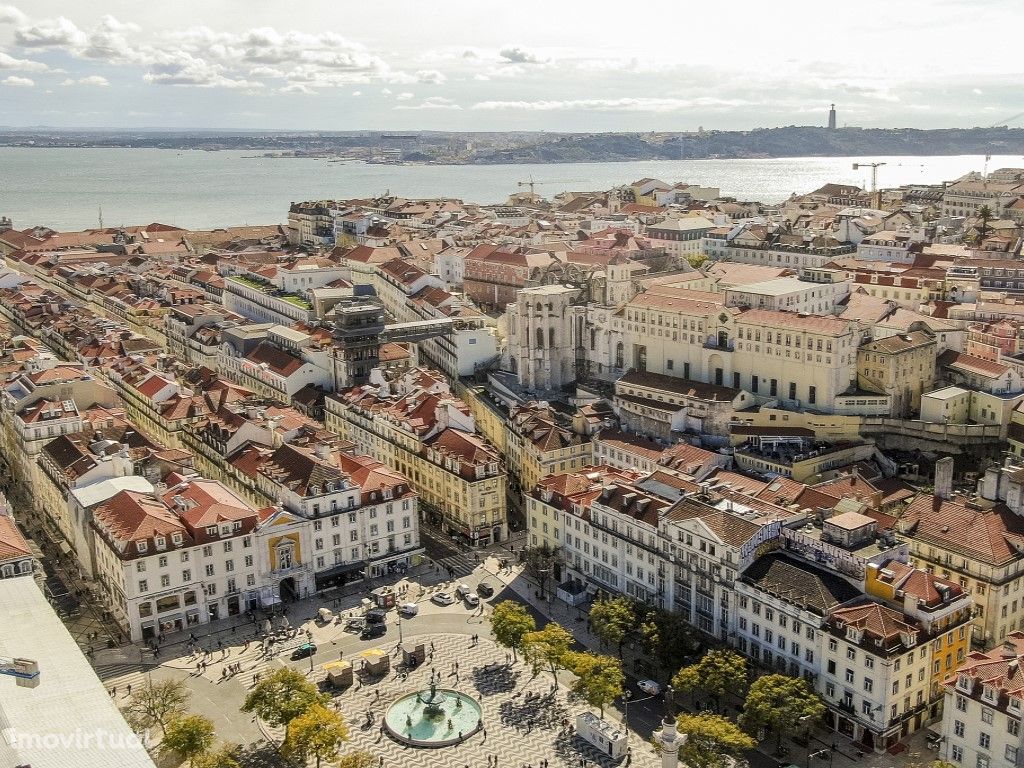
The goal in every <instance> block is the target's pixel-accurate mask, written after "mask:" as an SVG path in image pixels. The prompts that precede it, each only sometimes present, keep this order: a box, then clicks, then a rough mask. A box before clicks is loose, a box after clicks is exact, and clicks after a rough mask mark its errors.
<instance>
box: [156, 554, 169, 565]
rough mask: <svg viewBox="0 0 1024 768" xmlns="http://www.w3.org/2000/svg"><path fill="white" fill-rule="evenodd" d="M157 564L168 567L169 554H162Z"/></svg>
mask: <svg viewBox="0 0 1024 768" xmlns="http://www.w3.org/2000/svg"><path fill="white" fill-rule="evenodd" d="M157 565H159V566H160V567H161V568H166V567H167V555H160V558H159V560H157Z"/></svg>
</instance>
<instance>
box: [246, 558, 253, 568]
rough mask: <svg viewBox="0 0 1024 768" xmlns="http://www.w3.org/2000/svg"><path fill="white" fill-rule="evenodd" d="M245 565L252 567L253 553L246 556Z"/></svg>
mask: <svg viewBox="0 0 1024 768" xmlns="http://www.w3.org/2000/svg"><path fill="white" fill-rule="evenodd" d="M245 567H246V568H252V555H246V556H245Z"/></svg>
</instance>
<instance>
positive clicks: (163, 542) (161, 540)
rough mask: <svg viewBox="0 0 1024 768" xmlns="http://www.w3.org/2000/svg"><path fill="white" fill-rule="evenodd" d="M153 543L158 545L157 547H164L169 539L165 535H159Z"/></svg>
mask: <svg viewBox="0 0 1024 768" xmlns="http://www.w3.org/2000/svg"><path fill="white" fill-rule="evenodd" d="M153 544H155V545H156V548H157V549H163V548H164V547H166V546H167V539H165V538H164V537H163V536H157V537H156V538H155V539H153Z"/></svg>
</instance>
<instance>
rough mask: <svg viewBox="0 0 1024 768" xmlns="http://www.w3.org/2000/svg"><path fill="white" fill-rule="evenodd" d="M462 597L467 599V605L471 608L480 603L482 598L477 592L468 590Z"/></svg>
mask: <svg viewBox="0 0 1024 768" xmlns="http://www.w3.org/2000/svg"><path fill="white" fill-rule="evenodd" d="M462 599H463V600H465V601H466V605H468V606H469V607H470V608H475V607H476V606H478V605H480V598H479V597H477V596H476V593H475V592H467V593H466V594H464V595H463V596H462Z"/></svg>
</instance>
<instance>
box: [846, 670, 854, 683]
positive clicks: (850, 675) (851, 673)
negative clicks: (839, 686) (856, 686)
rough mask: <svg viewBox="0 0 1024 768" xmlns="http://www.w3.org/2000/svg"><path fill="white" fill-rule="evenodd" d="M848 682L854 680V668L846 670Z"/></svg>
mask: <svg viewBox="0 0 1024 768" xmlns="http://www.w3.org/2000/svg"><path fill="white" fill-rule="evenodd" d="M846 682H848V683H852V682H853V670H852V669H848V670H846Z"/></svg>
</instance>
